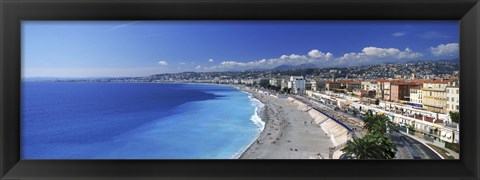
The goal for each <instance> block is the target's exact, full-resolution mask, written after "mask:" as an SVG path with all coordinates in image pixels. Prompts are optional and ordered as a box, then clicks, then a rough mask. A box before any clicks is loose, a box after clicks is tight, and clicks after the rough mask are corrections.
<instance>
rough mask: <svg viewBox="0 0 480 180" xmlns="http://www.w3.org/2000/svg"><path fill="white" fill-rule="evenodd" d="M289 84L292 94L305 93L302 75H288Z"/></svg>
mask: <svg viewBox="0 0 480 180" xmlns="http://www.w3.org/2000/svg"><path fill="white" fill-rule="evenodd" d="M289 85H291V88H292V92H293V93H294V94H305V78H303V76H290V82H289Z"/></svg>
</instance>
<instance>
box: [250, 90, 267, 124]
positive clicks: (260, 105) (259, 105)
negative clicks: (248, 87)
mask: <svg viewBox="0 0 480 180" xmlns="http://www.w3.org/2000/svg"><path fill="white" fill-rule="evenodd" d="M248 97H249V98H250V102H252V106H255V112H254V113H253V115H252V117H250V120H252V121H253V123H255V125H257V127H258V130H259V132H262V131H263V129H264V128H265V122H263V121H262V118H260V116H259V115H258V113H259V112H260V111H261V110H262V109H263V108H264V107H265V104H263V103H262V102H260V101H259V100H258V99H255V98H253V97H252V96H251V95H249V96H248Z"/></svg>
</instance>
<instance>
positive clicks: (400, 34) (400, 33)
mask: <svg viewBox="0 0 480 180" xmlns="http://www.w3.org/2000/svg"><path fill="white" fill-rule="evenodd" d="M406 34H407V32H396V33H393V34H392V36H394V37H400V36H405V35H406Z"/></svg>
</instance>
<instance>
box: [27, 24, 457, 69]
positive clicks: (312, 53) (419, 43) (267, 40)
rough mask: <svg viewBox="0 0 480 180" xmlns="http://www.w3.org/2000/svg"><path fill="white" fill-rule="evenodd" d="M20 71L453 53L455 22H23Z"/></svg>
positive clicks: (373, 59) (252, 64) (359, 61)
mask: <svg viewBox="0 0 480 180" xmlns="http://www.w3.org/2000/svg"><path fill="white" fill-rule="evenodd" d="M22 29H23V31H22V32H23V33H22V36H23V37H24V38H23V43H22V53H23V55H22V62H23V63H22V65H23V69H22V72H23V77H119V76H128V77H137V76H147V75H152V74H161V73H178V72H187V71H192V72H217V71H239V70H255V69H273V68H276V67H278V66H284V65H287V66H301V65H314V66H315V67H318V68H323V67H345V66H358V65H367V64H378V63H397V62H407V61H415V60H445V59H458V48H459V45H458V42H459V40H458V39H459V38H458V22H456V21H380V22H377V21H360V22H356V21H299V22H298V21H281V22H278V21H238V22H235V21H129V22H127V21H95V22H91V21H74V22H70V21H24V22H22Z"/></svg>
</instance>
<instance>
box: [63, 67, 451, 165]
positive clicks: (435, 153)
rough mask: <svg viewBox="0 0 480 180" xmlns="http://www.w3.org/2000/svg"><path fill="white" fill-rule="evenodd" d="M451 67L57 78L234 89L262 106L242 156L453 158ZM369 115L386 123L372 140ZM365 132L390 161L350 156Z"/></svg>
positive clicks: (364, 136) (320, 69) (284, 68)
mask: <svg viewBox="0 0 480 180" xmlns="http://www.w3.org/2000/svg"><path fill="white" fill-rule="evenodd" d="M458 69H459V64H458V60H445V61H432V62H428V61H421V62H405V63H386V64H376V65H364V66H356V67H344V68H308V67H307V68H299V67H279V68H277V69H271V70H252V71H229V72H182V73H166V74H156V75H151V76H146V77H134V78H98V79H83V80H82V79H80V80H78V79H77V80H57V81H61V82H64V81H69V82H153V83H205V84H222V85H229V86H233V87H236V88H237V89H240V90H242V91H245V92H248V93H250V94H251V95H252V96H254V97H255V98H256V99H258V100H260V101H261V102H262V103H264V104H265V107H264V109H262V110H261V114H262V116H261V117H262V120H263V121H265V122H266V125H265V129H264V130H263V131H262V133H261V135H260V137H259V138H258V139H257V140H256V141H255V143H253V144H252V145H251V146H250V147H249V148H248V149H247V150H246V151H245V152H244V153H243V155H242V156H241V157H240V158H245V159H459V154H458V153H459V146H460V145H459V143H460V137H459V123H460V117H459V110H460V106H459V97H460V96H459V94H460V92H459V91H460V89H459V85H460V84H459V82H460V81H459V71H458ZM372 117H374V118H380V119H381V118H382V117H383V118H386V121H385V122H384V123H385V124H382V125H381V126H384V127H386V128H385V129H384V130H383V131H385V132H382V133H381V134H380V136H378V137H377V136H373V135H372V134H374V133H372V130H371V127H372V126H374V125H372V123H371V121H370V122H369V119H371V118H372ZM376 121H378V122H380V120H378V119H377V120H376ZM371 135H372V136H373V137H374V138H377V139H379V138H380V139H381V138H386V139H387V140H386V141H385V142H386V144H387V145H388V144H389V142H390V147H389V148H388V149H387V150H385V151H390V155H389V156H388V155H386V156H380V157H379V156H378V155H376V154H375V153H373V154H371V155H370V156H368V155H364V156H362V157H363V158H362V157H360V153H359V152H357V153H354V152H355V148H357V151H358V147H355V146H354V145H355V143H357V145H358V143H361V142H359V141H357V140H361V139H365V140H367V138H368V137H370V136H371ZM364 143H365V142H364ZM363 148H366V146H365V145H364V146H363ZM383 148H384V147H383ZM377 149H378V148H377ZM370 150H371V151H372V152H374V151H375V150H372V149H370ZM364 151H365V150H364ZM385 151H383V152H379V153H385ZM387 154H388V153H387Z"/></svg>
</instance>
